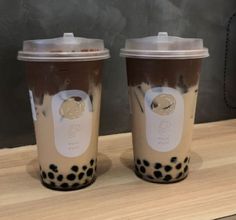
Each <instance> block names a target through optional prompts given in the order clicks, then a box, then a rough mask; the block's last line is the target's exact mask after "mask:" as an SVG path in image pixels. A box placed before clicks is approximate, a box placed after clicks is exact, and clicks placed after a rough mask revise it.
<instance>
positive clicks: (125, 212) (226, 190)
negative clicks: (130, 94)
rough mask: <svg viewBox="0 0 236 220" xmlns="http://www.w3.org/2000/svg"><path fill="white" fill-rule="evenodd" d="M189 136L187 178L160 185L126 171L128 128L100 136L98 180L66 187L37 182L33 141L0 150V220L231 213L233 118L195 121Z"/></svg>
mask: <svg viewBox="0 0 236 220" xmlns="http://www.w3.org/2000/svg"><path fill="white" fill-rule="evenodd" d="M193 139H194V141H193V144H192V160H191V161H192V164H191V169H190V171H191V172H190V175H189V177H188V178H187V179H186V180H184V181H182V182H179V183H175V184H168V185H163V184H161V185H160V184H153V183H148V182H145V181H142V180H141V179H139V178H137V177H136V176H135V175H134V174H133V171H132V147H131V135H130V133H127V134H118V135H110V136H103V137H100V139H99V155H98V179H97V181H96V182H95V183H94V184H93V185H91V186H90V187H88V188H86V189H83V190H79V191H72V192H58V191H52V190H49V189H47V188H44V187H43V186H42V185H41V183H40V181H39V176H38V167H37V159H36V147H35V146H25V147H20V148H15V149H3V150H0V219H1V220H3V219H7V220H14V219H17V220H21V219H22V220H27V219H30V220H36V219H42V220H48V219H55V220H70V219H73V220H74V219H78V220H81V219H85V220H89V219H96V220H97V219H122V220H123V219H125V220H126V219H137V220H140V219H161V220H162V219H171V220H174V219H181V220H190V219H197V220H202V219H215V218H220V217H223V216H230V215H233V214H236V120H228V121H222V122H214V123H207V124H199V125H196V126H195V129H194V138H193ZM230 219H236V216H232V217H231V218H230Z"/></svg>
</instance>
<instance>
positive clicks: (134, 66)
mask: <svg viewBox="0 0 236 220" xmlns="http://www.w3.org/2000/svg"><path fill="white" fill-rule="evenodd" d="M201 61H202V59H187V60H160V59H135V58H127V59H126V65H127V74H128V84H129V86H135V85H140V84H141V83H147V84H149V85H151V87H159V86H168V87H172V88H176V87H180V88H181V89H182V91H183V93H185V92H187V89H188V88H189V87H191V86H194V85H196V84H197V83H198V80H199V74H200V67H201Z"/></svg>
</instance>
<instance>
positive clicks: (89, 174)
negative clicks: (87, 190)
mask: <svg viewBox="0 0 236 220" xmlns="http://www.w3.org/2000/svg"><path fill="white" fill-rule="evenodd" d="M86 174H87V176H89V177H90V176H92V175H93V168H89V169H88V170H87V172H86Z"/></svg>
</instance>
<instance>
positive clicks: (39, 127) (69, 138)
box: [18, 33, 109, 190]
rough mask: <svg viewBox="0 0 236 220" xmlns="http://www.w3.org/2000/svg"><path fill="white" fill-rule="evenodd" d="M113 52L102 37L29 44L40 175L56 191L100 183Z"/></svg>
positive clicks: (26, 55)
mask: <svg viewBox="0 0 236 220" xmlns="http://www.w3.org/2000/svg"><path fill="white" fill-rule="evenodd" d="M107 58H109V51H108V50H107V49H105V48H104V43H103V41H102V40H99V39H86V38H77V37H74V35H73V34H72V33H66V34H64V36H63V37H62V38H55V39H45V40H32V41H25V42H24V44H23V50H22V51H20V52H19V53H18V59H19V60H22V61H24V64H25V70H26V76H27V80H28V85H29V95H30V101H31V106H32V115H33V119H34V126H35V134H36V142H37V146H38V160H39V167H40V176H41V180H42V183H43V185H45V186H46V187H48V188H51V189H55V190H75V189H80V188H83V187H86V186H88V185H90V184H91V183H93V182H94V181H95V179H96V166H97V142H98V129H99V114H100V100H101V74H102V66H103V61H104V59H107Z"/></svg>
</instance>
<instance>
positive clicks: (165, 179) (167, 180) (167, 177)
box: [163, 175, 172, 182]
mask: <svg viewBox="0 0 236 220" xmlns="http://www.w3.org/2000/svg"><path fill="white" fill-rule="evenodd" d="M171 179H172V176H171V175H166V176H165V177H164V179H163V180H164V181H166V182H169V181H170V180H171Z"/></svg>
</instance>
